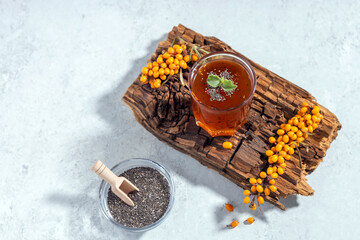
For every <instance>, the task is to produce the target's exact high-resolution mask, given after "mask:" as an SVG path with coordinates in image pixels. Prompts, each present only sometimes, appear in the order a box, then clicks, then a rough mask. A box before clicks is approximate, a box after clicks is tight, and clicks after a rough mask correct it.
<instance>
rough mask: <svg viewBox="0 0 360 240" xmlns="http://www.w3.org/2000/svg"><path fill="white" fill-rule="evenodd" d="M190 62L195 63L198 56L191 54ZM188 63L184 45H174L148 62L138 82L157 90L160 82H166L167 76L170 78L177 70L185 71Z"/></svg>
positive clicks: (188, 59)
mask: <svg viewBox="0 0 360 240" xmlns="http://www.w3.org/2000/svg"><path fill="white" fill-rule="evenodd" d="M191 60H192V61H197V60H198V56H197V55H196V54H192V56H191ZM188 62H190V56H189V55H188V54H187V51H186V45H184V44H183V45H181V46H180V45H178V44H175V45H174V46H173V47H169V48H168V50H167V52H165V53H163V54H160V55H159V56H158V57H157V59H156V61H154V62H149V63H148V64H147V66H146V67H143V68H142V70H141V72H142V76H141V77H140V81H141V82H143V83H145V84H148V83H149V84H150V86H151V88H159V87H160V86H161V81H164V80H166V78H167V76H169V75H170V76H172V75H174V74H177V73H178V72H179V69H180V68H182V69H187V67H188V66H187V63H188Z"/></svg>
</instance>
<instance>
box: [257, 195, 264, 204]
mask: <svg viewBox="0 0 360 240" xmlns="http://www.w3.org/2000/svg"><path fill="white" fill-rule="evenodd" d="M258 202H259V203H260V204H263V203H264V198H263V197H262V196H259V197H258Z"/></svg>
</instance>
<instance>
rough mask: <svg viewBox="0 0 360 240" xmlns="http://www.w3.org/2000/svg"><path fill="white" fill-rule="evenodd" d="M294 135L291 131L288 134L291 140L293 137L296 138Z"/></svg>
mask: <svg viewBox="0 0 360 240" xmlns="http://www.w3.org/2000/svg"><path fill="white" fill-rule="evenodd" d="M294 134H295V133H294V132H292V131H290V132H288V133H287V135H288V136H289V137H290V138H291V137H292V136H294Z"/></svg>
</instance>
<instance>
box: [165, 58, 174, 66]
mask: <svg viewBox="0 0 360 240" xmlns="http://www.w3.org/2000/svg"><path fill="white" fill-rule="evenodd" d="M173 62H174V58H173V57H169V58H168V59H167V60H166V64H167V65H170V64H172V63H173Z"/></svg>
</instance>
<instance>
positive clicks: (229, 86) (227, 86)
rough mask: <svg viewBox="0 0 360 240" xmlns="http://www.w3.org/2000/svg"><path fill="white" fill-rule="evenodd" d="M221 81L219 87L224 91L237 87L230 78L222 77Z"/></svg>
mask: <svg viewBox="0 0 360 240" xmlns="http://www.w3.org/2000/svg"><path fill="white" fill-rule="evenodd" d="M221 82H222V84H221V87H222V89H223V90H224V91H226V92H230V91H232V90H234V89H235V88H237V86H236V85H235V84H234V83H233V82H232V81H231V80H227V79H223V80H222V81H221Z"/></svg>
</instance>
